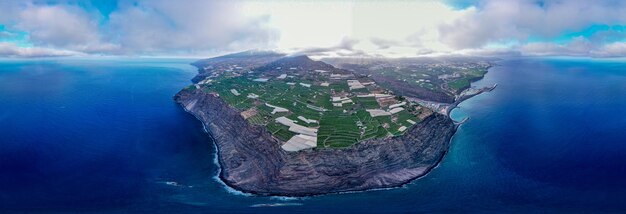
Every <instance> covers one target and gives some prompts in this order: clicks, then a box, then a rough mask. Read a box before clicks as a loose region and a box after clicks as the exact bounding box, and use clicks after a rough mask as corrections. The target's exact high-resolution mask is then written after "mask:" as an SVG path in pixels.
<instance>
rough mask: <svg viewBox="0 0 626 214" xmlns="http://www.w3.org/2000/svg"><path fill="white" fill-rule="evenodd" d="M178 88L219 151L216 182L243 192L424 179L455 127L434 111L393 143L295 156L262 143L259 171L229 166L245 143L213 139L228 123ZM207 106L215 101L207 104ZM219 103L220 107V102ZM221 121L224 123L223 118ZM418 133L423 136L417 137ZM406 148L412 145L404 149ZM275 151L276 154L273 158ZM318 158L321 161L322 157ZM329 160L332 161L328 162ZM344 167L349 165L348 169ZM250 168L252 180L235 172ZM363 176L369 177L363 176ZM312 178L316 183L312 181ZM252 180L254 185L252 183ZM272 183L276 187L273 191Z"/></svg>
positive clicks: (360, 187) (331, 189) (317, 191)
mask: <svg viewBox="0 0 626 214" xmlns="http://www.w3.org/2000/svg"><path fill="white" fill-rule="evenodd" d="M182 92H184V91H181V92H179V94H178V95H177V98H176V99H177V102H179V103H180V104H181V105H182V106H183V108H185V110H186V111H187V112H189V113H191V114H193V115H194V116H196V118H197V119H199V120H200V121H201V122H202V123H203V125H204V126H205V127H207V130H205V131H208V132H207V133H209V134H211V135H212V138H213V139H214V143H215V144H216V145H215V146H216V148H217V150H216V152H217V153H218V154H217V156H216V157H217V158H218V163H219V165H220V166H219V167H220V172H219V178H220V180H221V181H222V182H223V183H224V184H226V185H227V186H228V187H230V188H233V189H234V190H237V191H239V192H242V193H244V194H254V195H263V196H289V197H302V196H315V195H325V194H333V193H343V192H360V191H368V190H377V189H387V188H395V187H400V186H403V185H405V184H407V183H410V182H411V181H413V180H415V179H418V178H420V177H423V176H424V175H426V174H428V173H429V172H430V171H432V169H434V168H435V167H437V166H438V165H439V163H440V162H441V160H442V159H443V157H444V156H445V153H446V152H447V149H448V148H449V144H450V140H451V138H452V135H453V134H454V132H455V131H456V126H454V124H453V122H452V120H450V119H449V118H448V117H447V116H445V115H439V114H437V115H439V116H436V115H435V116H431V117H429V118H428V119H427V121H429V122H430V123H429V124H432V125H424V124H422V125H421V127H420V128H419V129H417V128H416V129H415V130H412V131H413V132H415V133H414V134H413V136H412V137H413V138H414V139H411V140H408V139H403V138H401V137H398V138H392V139H389V140H388V141H390V142H391V143H387V142H375V141H370V142H363V143H362V144H360V145H358V146H354V147H351V148H347V149H319V150H315V151H305V152H300V153H297V154H293V153H292V154H286V153H285V152H282V151H280V150H276V149H277V148H278V146H277V144H276V145H275V146H268V144H267V143H266V145H265V147H259V148H258V149H259V150H258V151H260V152H261V153H266V154H269V155H270V156H271V157H267V156H263V157H255V158H259V159H258V160H256V159H255V160H254V162H255V165H265V164H263V163H266V164H267V165H268V167H260V169H259V168H258V167H251V166H246V167H242V168H239V166H237V167H233V158H232V156H230V155H231V152H235V153H237V152H240V151H239V150H237V149H236V148H235V149H234V148H233V145H236V147H237V146H242V145H239V144H241V142H245V140H241V139H238V140H235V141H233V140H232V139H231V140H230V141H228V140H224V138H220V136H217V137H216V136H215V135H216V133H217V135H223V134H221V133H224V132H228V131H226V130H229V129H230V128H232V127H218V126H216V125H215V123H213V122H211V121H210V120H207V119H209V118H206V114H205V113H203V112H207V111H202V112H200V111H198V109H196V108H193V106H195V105H196V103H197V101H191V103H193V104H191V107H192V108H190V105H189V104H190V102H189V100H187V101H188V102H185V101H183V102H181V100H180V96H179V95H180V93H182ZM211 99H214V98H211ZM211 106H215V105H213V104H211ZM221 106H222V107H223V105H221ZM222 107H218V108H222ZM200 109H201V108H200ZM205 110H206V109H205ZM231 110H232V109H231ZM212 113H214V114H212V115H213V116H212V117H211V118H215V117H220V118H224V117H221V116H224V115H221V116H216V115H215V114H216V113H220V112H219V111H213V112H212ZM227 117H228V116H227ZM231 119H234V118H229V119H226V120H228V121H229V123H220V124H225V125H226V126H229V124H230V122H232V120H231ZM242 121H243V120H242ZM444 121H448V122H444ZM222 122H224V120H223V121H222ZM243 122H245V121H243ZM238 123H239V122H236V124H238ZM434 124H441V125H443V124H448V125H443V126H442V127H447V128H445V129H443V128H442V129H438V128H434V127H431V126H433V125H434ZM441 125H436V126H441ZM257 128H258V127H257ZM444 130H449V131H444ZM252 132H255V131H252ZM242 133H243V132H242ZM418 133H419V134H418ZM257 134H258V133H257ZM256 137H259V136H256ZM420 137H421V138H423V139H420ZM244 138H245V136H244ZM261 139H262V141H267V142H269V141H268V140H265V139H263V138H262V137H261ZM429 139H430V140H429ZM439 139H440V140H439ZM225 141H228V142H225ZM274 143H275V142H274ZM409 145H412V146H409ZM248 146H249V145H244V147H248ZM398 146H399V147H398ZM225 147H226V148H225ZM270 147H272V148H270ZM407 147H408V148H413V149H407ZM417 148H420V149H417ZM426 148H431V149H426ZM233 149H234V150H233ZM246 149H254V148H246ZM265 149H268V150H273V151H275V152H271V153H267V151H263V150H265ZM390 149H391V150H390ZM406 150H409V151H406ZM391 151H393V153H395V155H397V157H393V156H388V155H387V154H390V153H389V152H391ZM357 154H358V155H357ZM274 155H275V156H276V157H273V156H274ZM363 155H365V157H360V156H363ZM381 155H382V156H381ZM338 157H349V159H348V160H345V159H342V158H338ZM303 158H304V159H305V160H317V161H313V163H315V162H318V163H320V162H321V163H325V162H329V163H331V164H327V165H324V164H322V165H319V164H318V165H307V164H302V163H300V162H299V161H298V160H301V159H303ZM320 158H321V160H323V161H321V160H320ZM351 158H352V159H351ZM381 158H383V159H381ZM235 159H236V158H235ZM264 159H280V160H279V161H283V162H280V163H274V162H271V161H270V162H265V161H267V160H264ZM248 160H252V159H248ZM382 160H387V161H391V162H390V165H389V166H387V165H386V164H383V162H384V161H382ZM333 162H335V163H336V164H332V163H333ZM339 163H342V164H339ZM229 164H230V165H229ZM275 164H278V165H275ZM360 164H364V165H365V166H369V167H360ZM272 166H274V167H272ZM276 166H278V168H281V169H282V170H283V171H287V173H285V172H283V171H280V172H278V171H274V170H276V168H275V167H276ZM346 166H348V167H347V168H346ZM357 166H359V167H360V168H359V167H357ZM228 167H231V168H228ZM294 167H295V168H294ZM266 168H267V169H266ZM294 169H295V171H294ZM297 169H308V170H309V171H310V170H312V171H314V173H312V174H311V173H304V172H302V171H298V170H297ZM259 170H261V171H259ZM346 170H347V171H346ZM250 171H255V172H254V173H257V174H260V175H257V176H253V177H252V178H251V177H250V176H247V177H239V176H238V175H239V174H246V173H250ZM319 172H321V173H319ZM274 173H275V174H274ZM323 173H329V174H330V175H326V174H323ZM336 173H339V174H336ZM342 173H343V174H342ZM366 174H367V176H365V175H366ZM268 176H269V177H268ZM311 176H312V177H311ZM294 178H296V179H294ZM250 179H253V180H254V181H253V182H250V181H249V180H250ZM257 179H260V180H265V181H264V182H270V184H266V183H260V182H258V181H256V180H257ZM311 179H313V180H314V181H316V182H310V180H311ZM250 183H252V185H251V184H250ZM302 185H309V186H311V188H310V189H307V188H301V186H302ZM272 186H274V188H275V189H274V188H273V187H272Z"/></svg>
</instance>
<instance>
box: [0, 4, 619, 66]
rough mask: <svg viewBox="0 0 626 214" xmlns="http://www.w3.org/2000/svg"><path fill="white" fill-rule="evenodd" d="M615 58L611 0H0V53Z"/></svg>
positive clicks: (615, 8)
mask: <svg viewBox="0 0 626 214" xmlns="http://www.w3.org/2000/svg"><path fill="white" fill-rule="evenodd" d="M249 49H275V50H280V51H284V52H288V53H292V54H310V55H317V56H345V57H363V56H398V57H406V56H422V55H446V54H468V55H470V54H471V55H491V56H551V55H565V56H586V57H622V56H625V55H626V2H624V1H620V0H596V1H587V0H543V1H537V0H448V1H434V0H433V1H430V0H426V1H416V2H411V1H385V2H374V1H341V2H327V1H322V2H312V1H301V2H290V1H271V2H258V1H203V0H186V1H182V2H180V1H169V0H118V1H96V0H93V1H89V0H85V1H73V0H58V1H54V0H51V1H48V0H46V1H44V0H30V1H17V0H6V1H0V57H40V56H71V55H129V56H144V55H155V56H171V55H177V56H191V55H193V56H209V55H216V54H222V53H227V52H236V51H243V50H249Z"/></svg>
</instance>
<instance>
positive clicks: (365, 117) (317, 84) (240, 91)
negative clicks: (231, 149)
mask: <svg viewBox="0 0 626 214" xmlns="http://www.w3.org/2000/svg"><path fill="white" fill-rule="evenodd" d="M276 73H278V74H272V73H271V72H269V73H254V72H246V73H234V74H228V75H223V76H220V77H217V78H214V79H211V81H209V82H206V83H203V84H200V85H199V86H198V87H200V88H201V90H205V91H206V92H210V93H214V94H216V95H218V96H220V97H221V98H222V99H223V100H225V101H226V102H227V103H228V104H229V105H230V106H232V107H234V108H235V109H237V110H239V111H241V112H242V116H244V118H246V120H247V121H248V122H249V123H250V124H252V125H259V126H265V127H266V128H267V130H268V132H270V133H271V134H272V135H273V136H274V137H275V138H276V139H279V140H280V141H283V142H287V141H290V139H292V138H296V137H294V136H297V135H299V134H302V130H304V131H307V129H310V130H315V131H316V133H311V135H309V136H313V137H314V139H315V138H316V139H317V142H316V143H317V147H330V148H343V147H348V146H351V145H353V144H355V143H358V142H360V141H363V140H369V139H381V138H386V137H392V136H394V135H401V134H402V133H403V132H404V131H405V130H406V129H408V128H409V127H411V126H412V125H413V123H410V122H408V121H413V122H417V121H419V120H418V119H417V115H418V114H419V112H410V111H408V110H401V111H396V112H393V113H391V109H390V108H389V107H388V106H389V105H390V104H389V99H392V102H391V104H394V103H400V101H399V100H396V101H393V99H395V98H394V97H395V96H393V95H391V94H388V95H385V96H386V97H387V101H385V102H384V103H386V104H381V101H379V100H377V99H378V98H376V97H374V96H373V94H371V93H372V92H370V91H371V90H374V91H377V92H376V93H383V92H381V91H384V90H382V89H381V88H379V86H377V85H375V84H369V85H368V86H367V87H364V88H363V87H361V88H355V89H352V90H351V88H350V87H349V86H348V84H347V80H348V77H346V78H344V79H338V78H333V79H331V78H329V74H326V75H324V74H319V73H317V72H313V71H312V70H297V71H277V72H276ZM350 81H356V80H350ZM190 90H194V89H193V87H190ZM414 105H416V104H407V105H406V106H403V107H404V108H406V109H412V108H414ZM372 109H375V110H378V111H380V112H384V113H385V114H386V115H385V116H374V115H373V114H371V113H370V112H368V111H366V110H372ZM294 124H295V125H294ZM294 126H295V127H294ZM401 127H404V128H403V130H400V129H401Z"/></svg>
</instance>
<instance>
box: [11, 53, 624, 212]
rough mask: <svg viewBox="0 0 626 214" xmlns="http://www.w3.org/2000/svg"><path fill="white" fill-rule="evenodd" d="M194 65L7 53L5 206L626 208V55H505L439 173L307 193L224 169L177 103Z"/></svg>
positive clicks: (468, 106)
mask: <svg viewBox="0 0 626 214" xmlns="http://www.w3.org/2000/svg"><path fill="white" fill-rule="evenodd" d="M191 61H193V60H192V59H109V60H67V59H57V60H54V59H52V60H26V61H24V60H5V61H2V62H0V124H1V125H2V128H1V129H0V210H2V211H5V212H12V211H32V210H35V211H80V212H127V211H133V212H150V213H154V212H182V213H185V212H208V213H211V212H264V213H276V212H285V213H293V212H298V213H307V212H308V213H319V212H326V211H332V212H342V213H353V212H361V213H362V212H373V213H376V212H418V211H421V212H466V211H491V212H503V211H516V212H530V211H536V210H541V211H560V212H568V211H569V212H571V211H573V212H602V211H606V212H618V211H622V210H625V209H626V204H625V203H624V202H625V201H624V198H626V182H623V180H624V178H625V177H626V157H625V156H624V154H626V143H625V142H626V141H625V140H624V139H626V132H624V127H626V111H624V110H623V107H624V106H626V63H624V62H621V61H619V60H587V59H521V60H507V61H502V62H499V64H500V65H499V66H496V67H494V68H492V69H491V70H490V72H489V73H488V74H487V76H486V77H485V79H483V80H481V81H479V82H477V83H475V85H479V86H480V85H482V86H488V85H493V84H494V83H498V88H496V89H495V90H494V91H492V92H490V93H485V94H481V95H479V96H476V97H474V98H472V99H470V100H467V101H465V102H463V103H462V104H461V105H460V106H459V107H460V108H459V109H457V110H454V111H453V112H452V117H453V118H456V119H462V118H464V117H470V120H469V121H467V122H466V123H465V124H463V125H462V126H461V127H460V128H459V130H458V132H457V134H456V135H455V136H454V138H453V140H452V141H453V142H452V147H451V148H450V151H449V153H448V154H447V156H446V157H445V158H444V160H443V162H442V163H441V164H440V166H439V167H437V168H436V169H435V170H433V171H432V172H431V173H430V174H429V175H428V176H426V177H423V178H421V179H418V180H416V181H414V182H412V183H411V184H408V185H406V186H404V187H401V188H395V189H389V190H379V191H370V192H362V193H346V194H333V195H327V196H318V197H309V198H297V199H294V198H280V197H256V196H246V195H242V194H239V193H234V192H231V191H229V190H228V189H227V188H224V186H223V185H222V184H221V183H220V182H218V181H217V180H216V179H215V175H216V173H217V170H218V168H217V167H216V165H215V163H214V158H215V157H214V147H213V145H212V144H211V143H210V142H211V141H210V137H209V136H207V135H206V134H204V133H203V130H202V126H201V124H200V123H199V122H198V121H197V120H195V118H193V117H192V116H190V115H188V114H187V113H185V112H184V111H183V110H182V109H181V108H180V107H179V106H177V105H176V104H175V103H174V102H173V100H172V96H173V95H174V94H175V93H176V92H177V91H178V90H179V89H180V88H182V87H185V86H186V85H188V84H189V83H190V81H189V80H190V79H191V78H192V77H193V76H194V74H195V69H194V68H193V67H191V66H189V65H188V63H189V62H191ZM267 205H272V206H274V207H264V206H267ZM259 206H260V207H259ZM3 213H4V212H3Z"/></svg>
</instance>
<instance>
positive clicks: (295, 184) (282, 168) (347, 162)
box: [174, 51, 490, 196]
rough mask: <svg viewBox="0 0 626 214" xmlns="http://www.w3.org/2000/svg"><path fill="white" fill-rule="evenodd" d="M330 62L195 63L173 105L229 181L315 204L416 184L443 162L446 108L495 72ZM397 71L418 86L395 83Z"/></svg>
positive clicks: (253, 54)
mask: <svg viewBox="0 0 626 214" xmlns="http://www.w3.org/2000/svg"><path fill="white" fill-rule="evenodd" d="M327 62H329V63H331V64H334V65H336V66H337V67H336V66H333V65H331V64H328V63H325V62H322V61H315V60H312V59H310V58H309V57H307V56H304V55H302V56H287V55H284V54H280V53H275V52H263V51H248V52H242V53H236V54H230V55H225V56H220V57H215V58H210V59H206V60H200V61H197V62H195V63H193V65H195V66H196V67H198V69H199V73H198V75H197V76H196V77H194V78H193V80H192V81H193V82H194V84H192V85H190V86H188V87H186V88H184V89H182V90H181V91H180V92H179V93H178V94H176V96H175V97H174V99H175V101H176V102H178V103H179V104H180V105H181V106H182V107H183V108H184V109H185V110H186V111H187V112H189V113H191V114H192V115H194V116H195V117H196V118H198V119H199V120H200V121H201V122H202V123H203V124H204V126H205V128H206V130H207V131H208V132H209V133H210V134H211V135H212V137H213V139H214V143H215V144H216V146H217V148H218V151H217V153H218V154H217V155H218V160H219V164H220V167H221V169H222V170H221V172H220V174H219V177H220V179H221V180H222V181H224V183H226V184H227V185H229V186H230V187H232V188H234V189H237V190H240V191H243V192H248V193H254V194H260V195H281V196H308V195H316V194H325V193H334V192H345V191H359V190H368V189H377V188H387V187H395V186H400V185H402V184H405V183H407V182H410V181H411V180H413V179H416V178H419V177H420V176H423V175H425V174H426V173H428V172H429V171H430V170H431V169H432V168H433V167H435V166H436V165H437V164H438V163H439V161H440V160H441V159H442V158H443V156H444V154H445V153H446V151H447V149H448V147H449V144H450V139H451V137H452V136H453V134H454V132H455V131H456V125H455V124H454V122H453V121H452V120H451V119H450V118H449V117H448V116H447V112H446V111H447V110H446V111H443V112H442V111H441V109H439V107H440V106H445V105H448V106H451V105H454V104H455V101H458V100H455V97H456V98H462V99H466V98H467V97H468V94H470V95H475V94H476V93H471V92H468V90H476V89H471V88H470V87H469V86H470V85H469V82H470V81H473V80H476V79H480V78H482V76H483V75H484V74H485V73H486V70H487V68H488V67H489V66H490V64H488V63H485V62H471V63H470V62H462V63H461V64H459V63H445V64H430V65H426V64H420V65H419V66H426V67H422V68H428V66H430V67H431V68H436V70H434V71H433V69H431V70H428V69H418V68H411V69H413V70H414V71H415V72H394V71H389V69H385V66H381V62H379V61H375V62H373V63H361V64H354V63H350V62H346V61H341V60H340V59H329V60H327ZM391 63H393V62H391ZM395 64H396V65H400V64H399V63H395ZM410 65H414V63H413V64H410ZM401 67H404V66H395V67H394V68H396V69H399V68H401ZM393 73H399V74H402V75H407V76H406V77H418V76H417V75H420V76H419V77H420V78H419V79H420V80H413V81H412V84H394V81H395V80H391V76H397V75H395V74H393ZM388 74H393V75H388ZM426 75H428V76H426ZM406 77H405V78H406ZM401 78H402V77H401ZM401 80H402V79H401ZM402 82H406V80H403V81H402ZM390 85H391V86H395V87H389V86H390ZM407 88H410V89H407ZM416 88H417V89H416ZM405 90H408V91H412V93H407V92H405ZM478 91H484V90H478ZM416 95H417V96H416ZM450 97H452V98H450ZM424 102H429V103H428V104H429V105H427V104H424ZM433 103H436V104H438V105H436V108H433V106H432V105H433Z"/></svg>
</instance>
